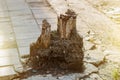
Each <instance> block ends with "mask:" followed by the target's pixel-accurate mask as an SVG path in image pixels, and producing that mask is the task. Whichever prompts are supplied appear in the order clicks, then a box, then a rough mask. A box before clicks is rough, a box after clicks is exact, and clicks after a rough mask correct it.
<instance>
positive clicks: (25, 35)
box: [16, 32, 40, 39]
mask: <svg viewBox="0 0 120 80" xmlns="http://www.w3.org/2000/svg"><path fill="white" fill-rule="evenodd" d="M39 35H40V33H35V32H34V33H18V34H16V39H28V38H36V37H38V36H39Z"/></svg>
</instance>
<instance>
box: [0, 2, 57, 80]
mask: <svg viewBox="0 0 120 80" xmlns="http://www.w3.org/2000/svg"><path fill="white" fill-rule="evenodd" d="M43 19H47V20H48V21H49V22H50V24H51V26H52V30H54V29H56V21H57V20H56V19H57V15H56V13H55V12H54V11H53V10H52V8H51V7H50V6H49V5H48V4H47V3H46V2H45V0H0V80H9V79H10V77H6V78H3V77H4V76H10V75H15V74H16V72H17V71H19V70H22V69H23V67H22V65H21V56H24V55H29V45H30V43H32V42H35V41H36V40H37V38H38V36H39V35H40V32H41V24H42V23H41V22H42V20H43Z"/></svg>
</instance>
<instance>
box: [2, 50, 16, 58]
mask: <svg viewBox="0 0 120 80" xmlns="http://www.w3.org/2000/svg"><path fill="white" fill-rule="evenodd" d="M12 56H18V51H17V48H9V49H0V58H1V57H12Z"/></svg>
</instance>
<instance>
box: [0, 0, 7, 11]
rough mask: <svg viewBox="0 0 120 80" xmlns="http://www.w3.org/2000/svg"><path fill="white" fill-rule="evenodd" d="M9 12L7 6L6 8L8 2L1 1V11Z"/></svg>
mask: <svg viewBox="0 0 120 80" xmlns="http://www.w3.org/2000/svg"><path fill="white" fill-rule="evenodd" d="M6 10H7V6H6V2H5V0H4V1H3V0H1V1H0V11H6Z"/></svg>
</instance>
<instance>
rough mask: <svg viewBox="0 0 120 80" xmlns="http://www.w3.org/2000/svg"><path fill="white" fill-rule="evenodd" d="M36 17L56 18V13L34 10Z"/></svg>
mask: <svg viewBox="0 0 120 80" xmlns="http://www.w3.org/2000/svg"><path fill="white" fill-rule="evenodd" d="M32 12H33V14H34V16H35V18H56V17H57V16H56V14H55V13H53V12H51V11H47V10H32Z"/></svg>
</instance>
